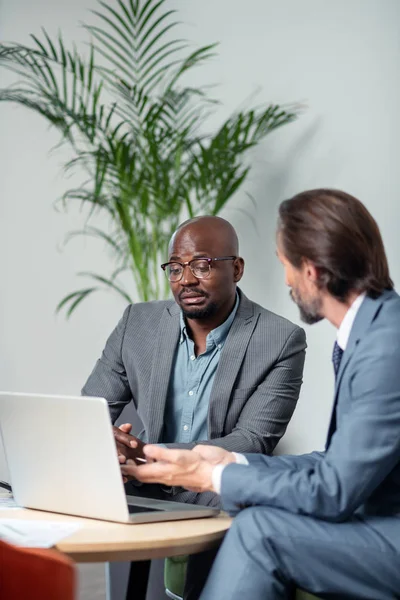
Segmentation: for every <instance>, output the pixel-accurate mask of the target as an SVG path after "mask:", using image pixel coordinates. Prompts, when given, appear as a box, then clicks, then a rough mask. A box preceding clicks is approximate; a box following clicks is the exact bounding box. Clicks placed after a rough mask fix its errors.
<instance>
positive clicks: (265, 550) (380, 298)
mask: <svg viewBox="0 0 400 600" xmlns="http://www.w3.org/2000/svg"><path fill="white" fill-rule="evenodd" d="M277 244H278V250H277V253H278V257H279V259H280V260H281V262H282V263H283V266H284V269H285V276H286V283H287V285H288V286H290V288H291V295H292V298H293V300H294V301H295V302H296V303H297V304H298V306H299V308H300V312H301V315H302V317H303V319H304V320H305V321H306V322H307V323H310V324H311V323H316V322H317V321H319V320H321V319H323V318H327V319H328V320H329V321H330V322H331V323H332V324H333V325H334V326H335V327H336V328H337V340H336V342H335V347H334V352H333V364H334V370H335V375H336V384H335V395H334V405H333V411H332V418H331V422H330V426H329V431H328V437H327V443H326V448H325V451H324V452H313V453H311V454H307V455H303V456H281V457H268V456H262V455H254V454H247V455H245V456H244V455H239V460H238V459H237V458H238V457H237V456H235V455H233V454H232V453H230V452H226V451H224V450H222V449H220V448H218V449H216V448H212V447H207V446H198V447H196V448H195V449H194V450H193V451H191V452H184V451H181V450H166V449H163V448H157V447H155V446H148V447H146V448H145V455H146V456H147V457H148V458H152V459H156V460H157V461H158V462H155V463H153V464H148V465H143V466H140V467H137V466H135V465H132V464H131V465H129V462H128V465H126V466H123V467H122V471H123V473H125V474H128V473H130V474H132V475H135V476H136V477H137V478H139V479H141V480H143V481H161V482H162V481H167V480H168V481H169V482H170V483H171V484H172V485H174V484H175V485H183V486H185V487H187V488H189V489H197V490H213V491H215V492H219V493H220V494H221V498H222V504H223V507H224V508H225V509H226V510H228V511H229V512H231V513H232V514H234V515H237V516H236V518H235V519H234V521H233V524H232V528H231V529H230V531H229V532H228V534H227V536H226V538H225V540H224V542H223V544H222V547H221V550H220V552H219V554H218V556H217V559H216V561H215V563H214V566H213V569H212V571H211V574H210V577H209V579H208V581H207V583H206V586H205V588H204V590H203V593H202V595H201V599H202V600H215V599H217V598H218V599H219V600H228V599H229V600H239V599H240V600H242V599H243V598H252V599H253V600H266V599H268V600H273V599H283V598H290V597H292V594H293V593H294V589H295V587H299V588H302V589H304V590H307V591H309V592H312V593H314V594H317V595H318V596H319V597H322V598H357V599H358V600H361V599H365V600H389V599H390V600H393V599H394V598H400V434H399V432H400V375H399V364H400V298H399V296H398V295H397V294H396V292H395V291H394V290H393V284H392V281H391V279H390V276H389V269H388V265H387V260H386V256H385V251H384V246H383V242H382V239H381V236H380V233H379V229H378V227H377V225H376V223H375V221H374V220H373V218H372V217H371V215H370V214H369V212H368V211H367V209H366V208H365V207H364V206H363V205H362V204H361V202H359V201H358V200H356V199H355V198H353V197H352V196H349V195H348V194H345V193H344V192H339V191H335V190H324V189H322V190H313V191H310V192H304V193H302V194H299V195H298V196H295V197H294V198H292V199H291V200H287V201H285V202H283V203H282V204H281V206H280V210H279V224H278V236H277ZM238 462H241V463H242V464H234V463H238Z"/></svg>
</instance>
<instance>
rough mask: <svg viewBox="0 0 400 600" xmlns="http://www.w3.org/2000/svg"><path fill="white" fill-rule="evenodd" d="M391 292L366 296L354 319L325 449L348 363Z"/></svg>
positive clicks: (331, 433) (336, 389)
mask: <svg viewBox="0 0 400 600" xmlns="http://www.w3.org/2000/svg"><path fill="white" fill-rule="evenodd" d="M390 293H391V292H384V293H383V294H382V295H381V296H380V297H379V298H377V299H376V300H374V299H372V298H369V297H368V296H366V297H365V298H364V301H363V303H362V304H361V306H360V308H359V311H358V313H357V315H356V318H355V320H354V323H353V326H352V328H351V332H350V337H349V341H348V343H347V347H346V350H345V351H344V353H343V356H342V360H341V363H340V367H339V371H338V374H337V377H336V381H335V396H334V402H333V409H332V414H331V419H330V423H329V428H328V435H327V440H326V446H325V449H326V450H327V449H328V447H329V444H330V441H331V437H332V435H333V434H334V432H335V429H336V408H337V403H338V400H339V391H340V384H341V381H342V378H343V373H344V372H345V370H346V368H347V365H348V363H349V361H350V359H351V357H352V356H353V354H354V351H355V349H356V347H357V344H358V343H359V341H360V340H361V338H362V337H364V335H365V334H366V333H367V331H368V329H369V327H370V325H371V323H372V321H373V319H374V317H375V315H376V313H377V312H378V310H379V309H380V307H381V306H382V304H383V302H384V301H385V298H386V297H387V294H390Z"/></svg>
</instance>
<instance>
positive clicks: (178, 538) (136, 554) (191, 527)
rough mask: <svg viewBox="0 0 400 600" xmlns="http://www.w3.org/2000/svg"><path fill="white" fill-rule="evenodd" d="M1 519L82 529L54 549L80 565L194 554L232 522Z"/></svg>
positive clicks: (24, 512)
mask: <svg viewBox="0 0 400 600" xmlns="http://www.w3.org/2000/svg"><path fill="white" fill-rule="evenodd" d="M0 518H10V519H13V518H15V519H31V520H43V521H45V520H47V521H70V522H74V523H79V524H80V525H81V526H82V527H81V529H79V530H78V531H76V532H75V533H73V534H72V535H71V536H69V537H68V538H64V539H63V540H62V541H61V542H59V543H58V544H57V545H56V546H55V548H56V549H57V550H59V551H60V552H62V553H63V554H66V555H67V556H69V557H70V558H71V559H72V560H74V561H75V562H79V563H85V562H90V563H94V562H113V561H136V560H146V559H152V558H165V557H167V556H178V555H180V554H196V553H197V552H202V551H203V550H208V549H209V548H212V547H213V546H216V545H217V544H218V543H219V542H220V541H221V539H222V538H223V536H224V534H225V532H226V531H227V529H229V527H230V524H231V521H232V519H230V518H229V517H227V516H225V515H223V516H219V517H211V518H205V519H190V520H189V519H188V520H184V521H165V522H160V523H145V524H137V525H134V524H132V525H124V524H120V523H111V522H108V521H97V520H94V519H84V518H80V517H71V516H67V515H60V514H57V513H48V512H42V511H38V510H28V509H20V510H19V509H18V510H1V511H0Z"/></svg>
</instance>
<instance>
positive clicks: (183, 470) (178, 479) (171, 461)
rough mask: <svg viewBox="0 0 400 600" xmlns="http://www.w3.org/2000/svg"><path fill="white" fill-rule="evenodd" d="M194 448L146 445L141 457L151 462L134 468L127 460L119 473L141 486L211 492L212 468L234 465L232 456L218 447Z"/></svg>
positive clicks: (135, 465) (134, 465)
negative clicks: (172, 487)
mask: <svg viewBox="0 0 400 600" xmlns="http://www.w3.org/2000/svg"><path fill="white" fill-rule="evenodd" d="M198 448H199V447H198V446H196V450H169V449H167V448H163V447H160V446H153V445H149V444H147V445H146V447H145V448H144V451H143V452H144V455H145V456H146V458H147V459H148V461H150V459H151V460H153V461H154V462H153V463H152V464H149V463H148V464H141V465H137V464H135V463H134V461H131V460H130V459H128V460H127V461H126V464H122V465H121V471H122V474H123V476H124V477H129V476H130V477H135V479H138V480H139V481H143V482H144V483H163V484H164V485H167V486H182V487H184V488H187V489H188V490H192V491H194V492H205V491H215V490H214V488H213V484H212V471H213V469H214V466H215V465H216V464H228V462H235V457H234V455H233V454H232V453H231V452H228V451H227V450H223V449H222V448H215V447H210V446H202V447H201V450H200V451H198ZM211 448H212V449H211ZM219 451H220V452H219ZM200 452H201V453H203V455H206V454H207V455H208V459H207V460H206V459H205V458H203V457H202V456H201V454H200ZM217 454H218V456H217Z"/></svg>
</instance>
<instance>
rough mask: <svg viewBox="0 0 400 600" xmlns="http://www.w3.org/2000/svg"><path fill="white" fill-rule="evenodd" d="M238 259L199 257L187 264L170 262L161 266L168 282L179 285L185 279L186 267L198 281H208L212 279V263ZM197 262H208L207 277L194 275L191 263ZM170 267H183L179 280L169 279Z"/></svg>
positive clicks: (233, 257)
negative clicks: (168, 268) (168, 271)
mask: <svg viewBox="0 0 400 600" xmlns="http://www.w3.org/2000/svg"><path fill="white" fill-rule="evenodd" d="M237 258H238V257H237V256H215V257H214V258H210V257H209V256H199V257H198V258H192V260H187V261H186V262H183V263H182V262H179V260H170V261H168V262H166V263H163V264H162V265H161V268H162V270H163V271H164V273H165V275H166V276H167V279H168V281H170V282H171V283H178V281H181V279H182V277H183V272H184V270H185V267H189V269H190V272H191V273H192V275H193V277H196V279H208V277H210V274H211V263H212V262H218V261H220V260H236V259H237ZM196 260H206V261H207V262H208V269H209V270H208V273H207V275H206V276H205V277H198V276H197V275H195V274H194V273H193V270H192V267H191V266H190V263H192V262H195V261H196ZM168 265H180V266H181V267H182V273H181V276H180V277H179V279H174V280H173V281H171V279H170V278H169V277H168V274H167V271H166V268H167V267H168Z"/></svg>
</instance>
